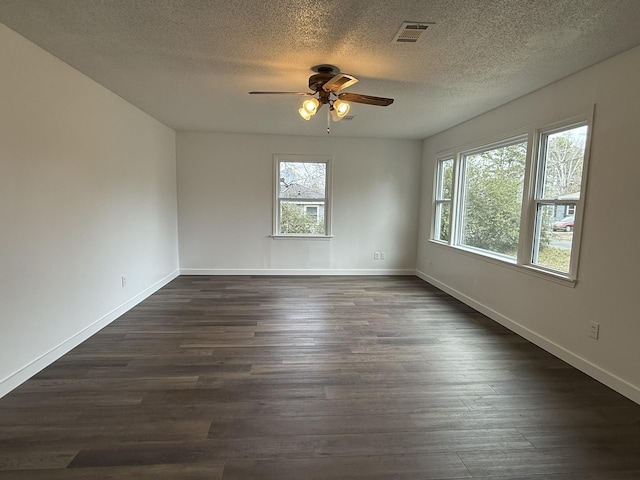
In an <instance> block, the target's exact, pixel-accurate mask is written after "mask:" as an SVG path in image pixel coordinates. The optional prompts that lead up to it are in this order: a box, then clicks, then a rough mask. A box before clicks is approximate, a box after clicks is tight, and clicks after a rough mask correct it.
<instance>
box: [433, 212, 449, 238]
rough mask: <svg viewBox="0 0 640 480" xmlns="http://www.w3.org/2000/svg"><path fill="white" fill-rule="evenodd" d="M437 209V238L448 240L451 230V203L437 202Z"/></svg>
mask: <svg viewBox="0 0 640 480" xmlns="http://www.w3.org/2000/svg"><path fill="white" fill-rule="evenodd" d="M436 209H437V211H436V218H438V219H439V221H438V223H437V224H436V232H435V236H436V240H441V241H443V242H448V241H449V238H450V232H451V203H450V202H440V203H437V204H436Z"/></svg>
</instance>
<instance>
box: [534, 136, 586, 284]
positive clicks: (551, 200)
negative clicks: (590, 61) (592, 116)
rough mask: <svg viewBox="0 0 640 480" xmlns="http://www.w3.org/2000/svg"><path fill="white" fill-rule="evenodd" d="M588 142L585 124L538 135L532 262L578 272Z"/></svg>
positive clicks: (548, 267)
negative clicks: (578, 230) (578, 231)
mask: <svg viewBox="0 0 640 480" xmlns="http://www.w3.org/2000/svg"><path fill="white" fill-rule="evenodd" d="M586 145H587V125H586V124H585V123H582V124H578V125H570V126H564V127H560V128H557V129H554V130H549V131H542V132H540V134H539V147H538V165H537V171H536V176H537V182H536V186H535V194H534V200H533V204H534V210H535V233H534V238H533V249H532V250H533V252H532V258H531V263H532V264H533V265H536V266H538V267H542V268H545V269H550V270H556V271H558V272H561V273H563V274H574V275H575V266H576V265H575V261H574V258H573V257H575V255H573V254H574V252H575V248H574V243H575V242H574V229H575V228H576V226H577V225H579V222H578V221H577V218H578V216H577V214H578V213H579V212H578V205H579V203H580V198H581V196H582V190H583V189H582V184H583V180H582V179H583V173H584V160H585V151H586Z"/></svg>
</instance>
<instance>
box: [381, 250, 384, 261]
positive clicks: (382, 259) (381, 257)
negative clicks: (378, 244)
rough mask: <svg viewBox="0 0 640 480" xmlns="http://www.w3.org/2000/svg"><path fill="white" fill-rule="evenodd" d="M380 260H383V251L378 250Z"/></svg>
mask: <svg viewBox="0 0 640 480" xmlns="http://www.w3.org/2000/svg"><path fill="white" fill-rule="evenodd" d="M380 260H384V252H380Z"/></svg>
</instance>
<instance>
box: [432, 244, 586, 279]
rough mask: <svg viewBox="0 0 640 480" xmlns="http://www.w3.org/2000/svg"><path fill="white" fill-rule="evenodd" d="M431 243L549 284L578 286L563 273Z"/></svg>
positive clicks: (465, 249)
mask: <svg viewBox="0 0 640 480" xmlns="http://www.w3.org/2000/svg"><path fill="white" fill-rule="evenodd" d="M429 243H431V244H432V245H438V246H439V247H442V248H446V249H451V250H454V251H456V252H458V253H461V254H463V255H467V256H470V257H473V258H476V259H479V260H482V261H485V262H489V263H492V264H494V265H498V266H501V267H506V268H509V269H511V270H515V271H517V272H520V273H525V274H527V275H531V276H534V277H537V278H541V279H543V280H547V281H549V282H553V283H557V284H559V285H563V286H565V287H570V288H575V286H576V279H574V278H570V277H568V276H565V275H562V274H561V273H555V272H552V271H549V270H545V269H543V268H538V267H536V266H534V265H522V264H519V263H516V261H515V260H512V259H507V258H501V257H499V256H497V255H496V256H492V255H488V254H485V253H483V252H480V251H476V250H472V249H467V248H463V247H460V246H457V245H447V244H446V243H442V242H439V241H437V240H433V239H430V240H429Z"/></svg>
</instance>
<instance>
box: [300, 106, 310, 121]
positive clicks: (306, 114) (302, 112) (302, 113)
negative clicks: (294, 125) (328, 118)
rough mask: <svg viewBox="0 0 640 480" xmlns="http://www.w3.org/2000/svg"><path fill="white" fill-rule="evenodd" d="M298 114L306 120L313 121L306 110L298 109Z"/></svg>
mask: <svg viewBox="0 0 640 480" xmlns="http://www.w3.org/2000/svg"><path fill="white" fill-rule="evenodd" d="M298 113H299V114H300V116H301V117H302V118H304V119H305V120H311V114H310V113H309V112H307V111H306V110H305V109H304V108H299V109H298Z"/></svg>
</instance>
